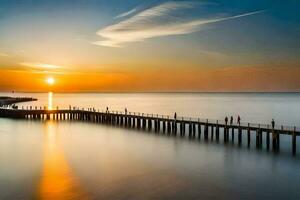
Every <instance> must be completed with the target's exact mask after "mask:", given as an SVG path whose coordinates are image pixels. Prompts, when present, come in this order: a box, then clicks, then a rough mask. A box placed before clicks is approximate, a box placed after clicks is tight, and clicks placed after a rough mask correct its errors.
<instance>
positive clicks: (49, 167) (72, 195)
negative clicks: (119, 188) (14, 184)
mask: <svg viewBox="0 0 300 200" xmlns="http://www.w3.org/2000/svg"><path fill="white" fill-rule="evenodd" d="M54 123H55V122H51V121H48V122H46V124H45V127H46V138H45V141H46V143H45V149H44V163H43V169H42V174H41V180H40V182H39V187H38V198H37V199H43V200H48V199H49V200H52V199H66V200H68V199H88V198H87V197H86V195H85V193H84V192H83V189H82V188H81V187H80V183H79V181H78V179H77V178H76V177H75V176H74V174H73V173H72V170H71V168H70V166H69V165H68V162H67V160H66V159H65V157H64V154H63V150H62V146H61V144H60V142H59V141H60V140H59V134H58V133H57V132H56V129H55V127H56V125H55V124H54Z"/></svg>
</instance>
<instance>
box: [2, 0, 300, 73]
mask: <svg viewBox="0 0 300 200" xmlns="http://www.w3.org/2000/svg"><path fill="white" fill-rule="evenodd" d="M299 11H300V2H299V1H297V0H287V1H279V0H230V1H229V0H211V1H209V0H207V1H200V0H198V1H197V0H187V1H168V0H163V1H162V0H109V1H108V0H69V1H63V0H51V1H47V0H0V27H1V28H0V70H1V69H2V70H19V71H20V70H21V71H22V70H24V71H28V70H33V69H34V70H35V71H34V72H40V73H53V74H54V73H72V72H78V71H80V72H81V71H84V72H87V71H90V72H97V73H112V72H120V73H123V72H135V71H143V70H157V69H161V68H164V69H174V68H175V69H180V68H189V69H197V70H199V69H204V68H229V67H238V68H239V67H240V68H242V67H256V68H259V67H285V68H287V69H288V68H291V67H300V58H299V50H300V40H299V35H300V14H299V13H300V12H299ZM53 66H55V67H53ZM199 73H200V72H199Z"/></svg>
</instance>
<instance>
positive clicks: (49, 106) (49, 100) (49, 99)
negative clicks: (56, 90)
mask: <svg viewBox="0 0 300 200" xmlns="http://www.w3.org/2000/svg"><path fill="white" fill-rule="evenodd" d="M48 110H53V92H48Z"/></svg>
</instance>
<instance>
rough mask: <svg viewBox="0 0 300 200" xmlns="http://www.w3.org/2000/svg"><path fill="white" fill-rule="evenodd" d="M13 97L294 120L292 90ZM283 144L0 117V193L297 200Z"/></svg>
mask: <svg viewBox="0 0 300 200" xmlns="http://www.w3.org/2000/svg"><path fill="white" fill-rule="evenodd" d="M1 95H4V94H1ZM14 95H15V96H19V95H21V96H22V95H26V96H32V97H37V98H38V99H39V101H38V102H30V103H25V104H22V105H23V106H29V105H33V106H49V105H48V104H49V101H52V102H50V106H52V107H53V108H55V107H56V106H59V107H66V108H67V107H68V106H69V105H72V106H80V107H85V108H88V107H95V108H97V109H98V108H99V109H103V110H104V109H105V108H106V106H109V108H110V109H111V110H124V108H125V107H126V108H127V109H128V110H129V111H138V112H145V113H159V114H170V115H173V113H174V112H175V111H176V112H177V113H178V115H181V116H191V117H201V118H210V119H223V118H224V116H226V115H233V116H236V115H238V114H239V115H241V117H242V120H244V121H249V122H258V123H269V121H270V119H272V118H274V119H275V120H276V122H277V123H284V124H289V125H297V124H299V125H300V118H299V113H300V112H299V111H300V101H299V100H300V95H299V94H52V98H50V99H49V94H40V93H36V94H14ZM50 96H51V95H50ZM244 141H245V140H244ZM281 142H282V145H281V152H280V154H273V153H272V152H267V151H266V149H265V146H264V147H263V149H262V150H256V149H255V148H254V143H253V142H252V144H253V145H252V147H251V148H250V149H248V148H247V147H246V145H245V144H244V145H243V146H241V147H238V145H237V144H236V143H235V144H231V143H229V144H227V145H226V144H223V142H222V139H221V141H220V143H219V144H218V143H216V142H211V141H210V142H204V141H203V140H201V141H198V140H189V139H188V138H184V139H182V138H176V137H170V136H164V135H157V134H154V133H151V132H140V131H137V130H130V129H124V128H118V127H111V126H107V125H100V124H93V123H83V122H68V121H65V122H53V121H47V122H39V121H26V120H11V119H0V163H1V165H0V199H129V200H132V199H286V198H288V199H300V191H299V189H298V188H299V184H300V170H299V166H300V159H299V153H298V156H297V157H293V156H292V155H291V153H290V137H283V138H282V139H281ZM299 142H300V141H299V139H298V150H300V146H299ZM298 152H299V151H298Z"/></svg>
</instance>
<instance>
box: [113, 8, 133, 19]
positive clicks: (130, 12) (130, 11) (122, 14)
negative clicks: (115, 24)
mask: <svg viewBox="0 0 300 200" xmlns="http://www.w3.org/2000/svg"><path fill="white" fill-rule="evenodd" d="M136 11H137V9H136V8H134V9H132V10H129V11H128V12H125V13H121V14H120V15H118V16H116V17H115V19H119V18H123V17H127V16H129V15H131V14H133V13H135V12H136Z"/></svg>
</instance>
